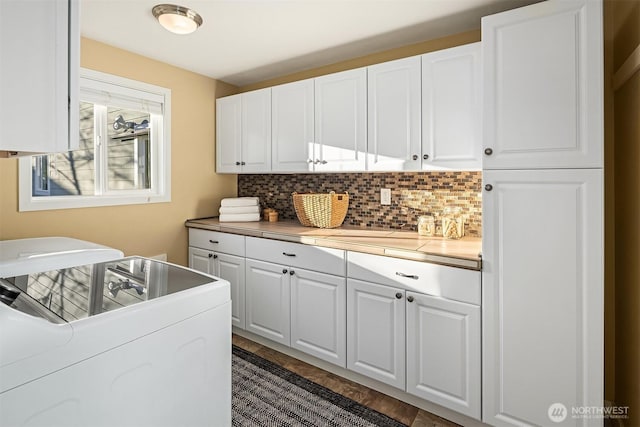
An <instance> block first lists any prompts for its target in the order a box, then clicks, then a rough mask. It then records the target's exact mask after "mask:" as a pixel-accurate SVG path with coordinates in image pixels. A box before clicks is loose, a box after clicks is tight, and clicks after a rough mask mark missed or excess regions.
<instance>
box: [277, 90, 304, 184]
mask: <svg viewBox="0 0 640 427" xmlns="http://www.w3.org/2000/svg"><path fill="white" fill-rule="evenodd" d="M313 112H314V105H313V79H309V80H302V81H299V82H294V83H288V84H284V85H280V86H274V87H273V88H271V123H272V125H271V132H272V137H271V153H272V170H273V172H301V171H305V170H309V171H312V170H313V139H314V138H313V130H314V125H313V119H314V114H313Z"/></svg>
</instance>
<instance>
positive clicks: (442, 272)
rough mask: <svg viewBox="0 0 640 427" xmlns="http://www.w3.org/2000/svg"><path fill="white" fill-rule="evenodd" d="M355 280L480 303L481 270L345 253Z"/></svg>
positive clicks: (348, 273)
mask: <svg viewBox="0 0 640 427" xmlns="http://www.w3.org/2000/svg"><path fill="white" fill-rule="evenodd" d="M347 275H348V277H351V278H354V279H360V280H364V281H367V282H373V283H379V284H382V285H387V286H395V287H399V288H402V289H405V290H408V291H414V292H419V293H423V294H427V295H433V296H439V297H443V298H448V299H452V300H456V301H462V302H467V303H470V304H476V305H480V299H481V285H480V283H481V282H480V272H479V271H472V270H465V269H462V268H456V267H447V266H444V265H437V264H430V263H426V262H419V261H410V260H404V259H398V258H391V257H385V256H380V255H370V254H363V253H360V252H347Z"/></svg>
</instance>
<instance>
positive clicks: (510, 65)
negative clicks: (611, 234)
mask: <svg viewBox="0 0 640 427" xmlns="http://www.w3.org/2000/svg"><path fill="white" fill-rule="evenodd" d="M602 43H603V37H602V2H601V1H591V0H575V1H546V2H542V3H538V4H534V5H531V6H527V7H523V8H520V9H514V10H511V11H507V12H503V13H499V14H496V15H491V16H488V17H484V18H483V19H482V50H483V51H482V55H483V68H484V70H483V80H484V83H483V84H484V94H483V96H484V108H483V114H484V125H483V129H484V138H483V139H484V144H485V148H490V149H491V150H492V151H493V154H491V155H485V156H484V159H483V162H484V166H483V167H484V168H485V169H531V168H598V167H602V165H603V149H602V147H603V100H602V96H603V95H602V93H603V77H602V74H603V53H602V52H603V48H602Z"/></svg>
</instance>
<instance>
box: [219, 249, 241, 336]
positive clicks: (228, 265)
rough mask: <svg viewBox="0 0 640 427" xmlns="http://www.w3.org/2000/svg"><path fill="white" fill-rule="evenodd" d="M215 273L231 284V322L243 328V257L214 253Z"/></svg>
mask: <svg viewBox="0 0 640 427" xmlns="http://www.w3.org/2000/svg"><path fill="white" fill-rule="evenodd" d="M215 255H216V258H215V265H216V267H215V271H216V273H215V275H216V276H218V277H220V278H222V279H225V280H228V281H229V283H230V284H231V324H232V325H233V326H237V327H238V328H242V329H244V328H245V311H244V306H245V302H244V301H245V259H244V258H243V257H239V256H235V255H228V254H222V253H216V254H215Z"/></svg>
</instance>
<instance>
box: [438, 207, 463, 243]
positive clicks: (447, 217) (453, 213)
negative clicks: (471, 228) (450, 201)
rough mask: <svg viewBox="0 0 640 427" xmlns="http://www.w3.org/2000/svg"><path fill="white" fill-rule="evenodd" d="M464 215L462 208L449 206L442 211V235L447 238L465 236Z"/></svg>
mask: <svg viewBox="0 0 640 427" xmlns="http://www.w3.org/2000/svg"><path fill="white" fill-rule="evenodd" d="M464 219H465V218H464V215H462V208H460V207H458V206H447V207H446V208H444V210H443V211H442V237H444V238H445V239H460V238H461V237H463V236H464Z"/></svg>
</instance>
